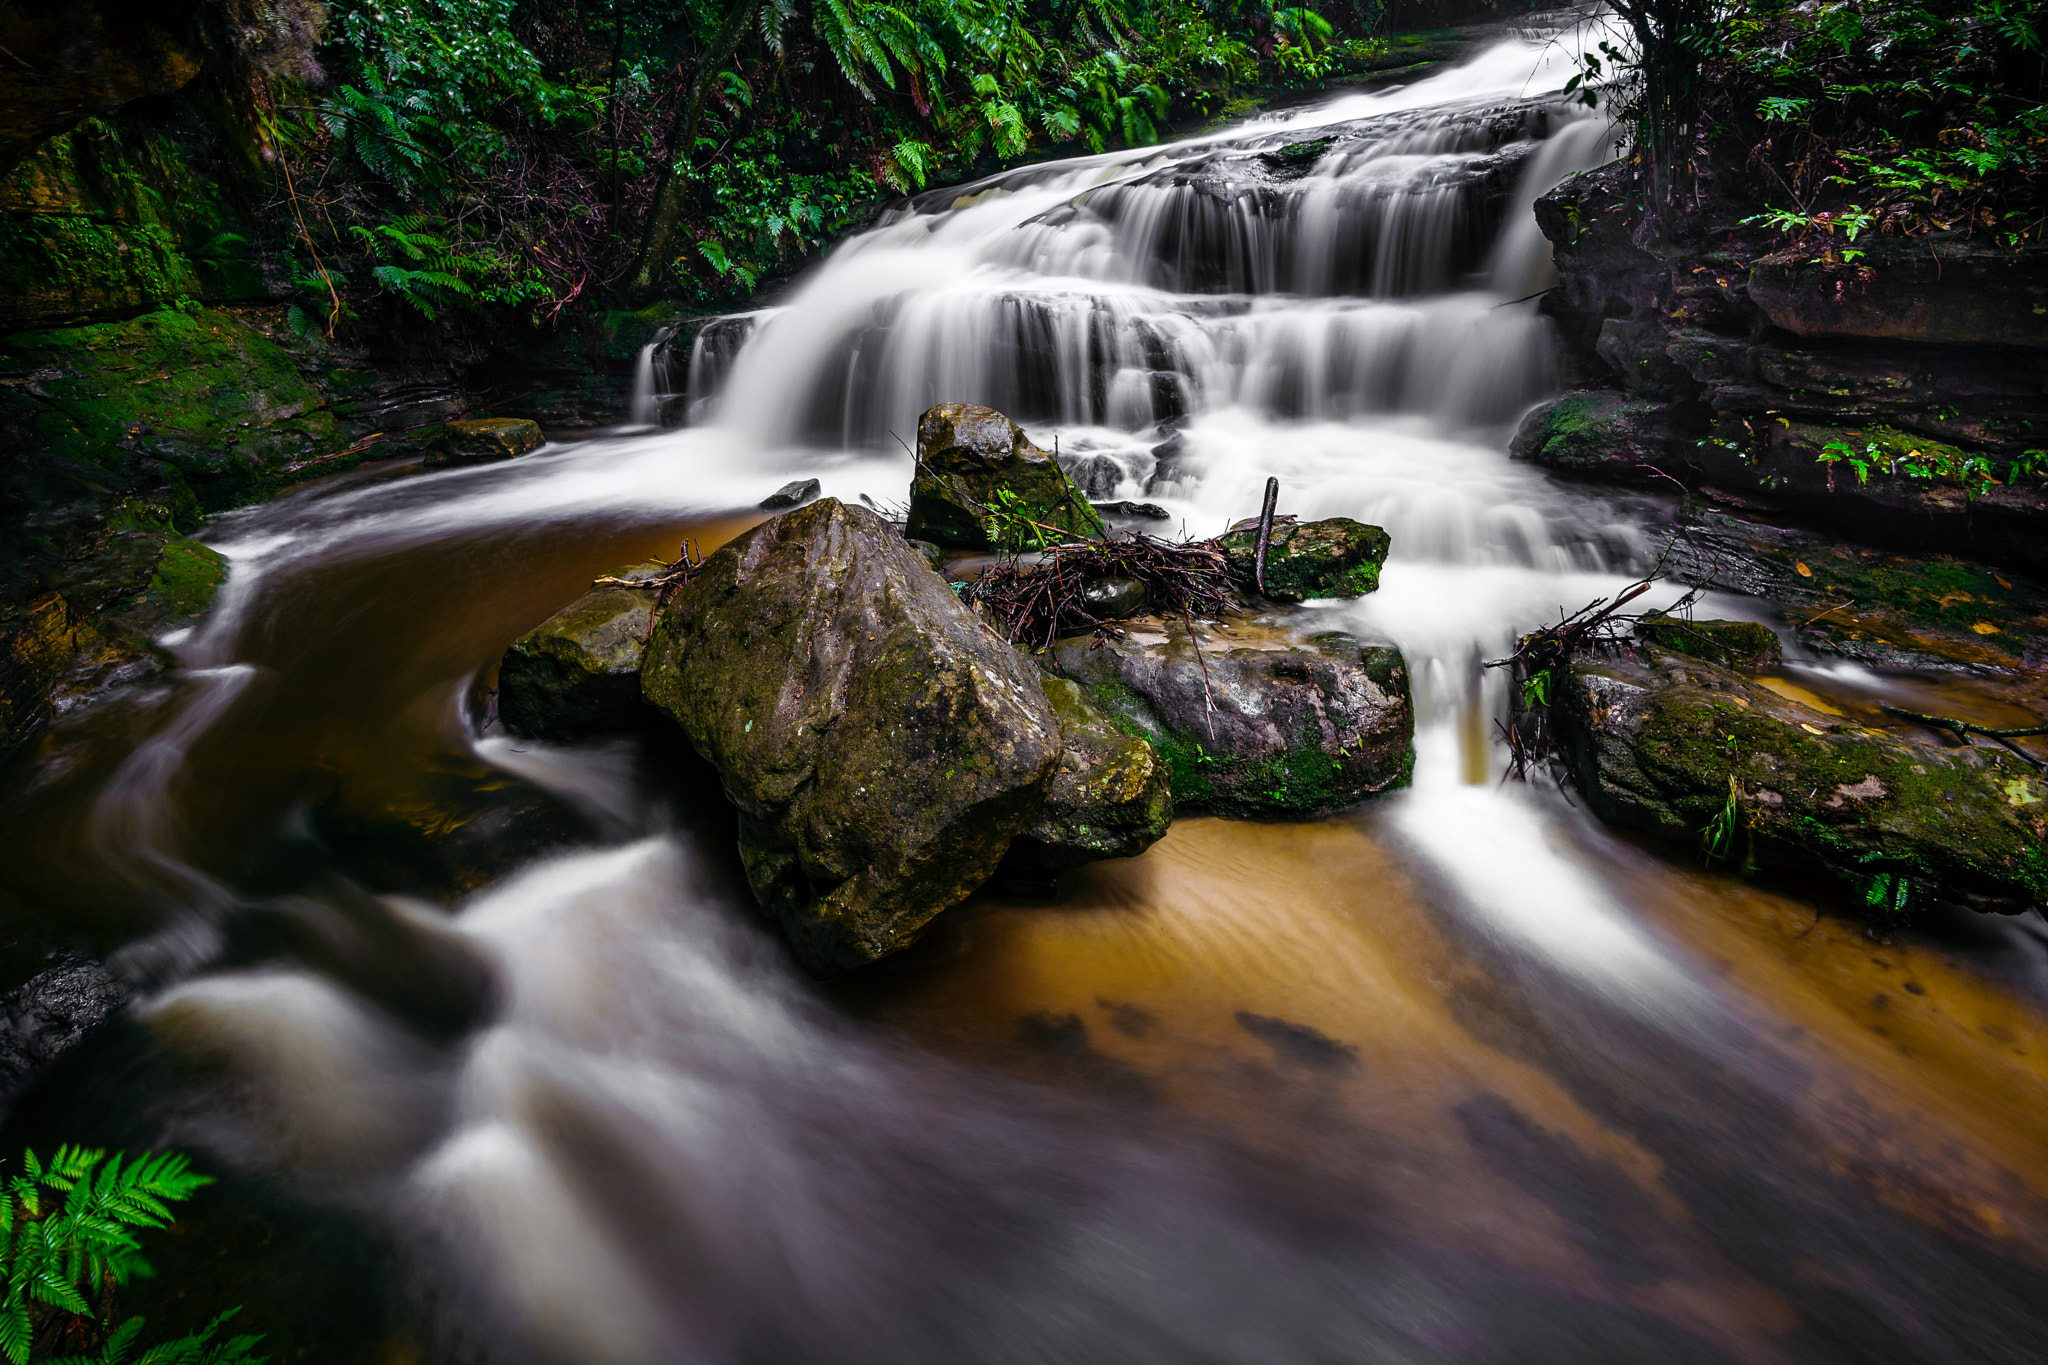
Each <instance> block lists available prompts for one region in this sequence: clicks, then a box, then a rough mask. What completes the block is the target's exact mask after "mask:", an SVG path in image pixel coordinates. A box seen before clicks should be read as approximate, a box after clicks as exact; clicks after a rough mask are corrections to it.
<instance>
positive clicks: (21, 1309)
mask: <svg viewBox="0 0 2048 1365" xmlns="http://www.w3.org/2000/svg"><path fill="white" fill-rule="evenodd" d="M21 1164H22V1171H21V1173H20V1174H18V1175H15V1176H12V1177H11V1178H10V1179H9V1180H8V1182H7V1190H6V1193H5V1196H4V1197H0V1273H4V1274H5V1276H6V1288H5V1291H4V1295H0V1354H4V1355H5V1356H6V1357H7V1359H8V1361H9V1362H11V1365H28V1362H30V1361H47V1362H50V1365H262V1362H263V1360H264V1359H265V1357H262V1356H258V1355H255V1354H253V1351H254V1349H255V1346H256V1343H257V1342H258V1341H259V1340H261V1338H259V1337H254V1336H228V1337H224V1336H222V1335H221V1332H222V1328H223V1327H224V1326H225V1325H226V1324H227V1322H228V1320H229V1319H230V1318H232V1317H233V1316H234V1315H235V1314H236V1313H237V1312H239V1311H241V1310H239V1309H229V1310H228V1311H227V1312H225V1313H222V1314H221V1315H220V1316H219V1317H217V1318H215V1319H214V1320H213V1321H212V1322H211V1323H209V1324H207V1326H206V1327H204V1328H203V1329H201V1330H200V1331H198V1332H194V1333H191V1334H189V1335H187V1336H182V1337H179V1338H177V1339H176V1340H173V1341H166V1342H161V1343H159V1344H157V1345H154V1346H148V1347H144V1346H143V1345H142V1329H143V1326H144V1323H143V1320H142V1319H141V1318H128V1319H126V1320H124V1321H119V1322H117V1321H116V1320H115V1314H114V1291H115V1290H117V1289H119V1288H121V1287H122V1286H124V1285H126V1284H128V1283H129V1281H131V1280H134V1279H146V1278H149V1277H151V1276H153V1275H154V1274H155V1273H156V1272H155V1271H154V1270H153V1269H152V1268H151V1266H150V1264H149V1262H148V1260H146V1259H145V1258H144V1257H143V1254H142V1244H141V1243H140V1242H139V1241H137V1240H136V1237H135V1233H136V1232H137V1231H138V1230H143V1229H156V1228H164V1227H168V1226H169V1225H170V1223H171V1220H172V1214H171V1208H170V1206H171V1205H172V1204H176V1203H181V1202H183V1201H184V1200H187V1199H190V1198H191V1197H192V1195H193V1194H194V1193H195V1192H197V1191H198V1190H199V1189H200V1188H201V1187H202V1186H205V1185H210V1184H212V1183H213V1181H212V1177H210V1176H204V1175H200V1174H198V1173H197V1172H195V1171H194V1170H192V1167H191V1163H190V1162H189V1161H188V1160H187V1159H186V1158H185V1157H183V1156H180V1155H178V1154H176V1153H165V1154H163V1155H160V1156H152V1155H149V1154H147V1153H145V1154H144V1155H142V1156H140V1157H137V1158H136V1159H135V1160H134V1161H128V1160H127V1159H126V1157H125V1156H124V1155H123V1154H119V1153H117V1154H116V1155H114V1156H113V1157H112V1158H109V1157H108V1156H107V1154H106V1153H105V1152H103V1151H94V1150H91V1149H88V1148H84V1147H70V1146H66V1147H60V1148H58V1149H57V1153H56V1155H55V1156H54V1157H53V1158H52V1159H51V1160H50V1162H49V1163H48V1164H47V1165H46V1164H44V1163H43V1162H42V1161H41V1160H39V1159H38V1158H37V1157H36V1154H35V1153H34V1152H28V1153H25V1154H24V1155H23V1157H22V1163H21Z"/></svg>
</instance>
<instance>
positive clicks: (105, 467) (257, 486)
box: [0, 308, 348, 526]
mask: <svg viewBox="0 0 2048 1365" xmlns="http://www.w3.org/2000/svg"><path fill="white" fill-rule="evenodd" d="M0 367H4V368H6V369H9V370H15V371H20V372H26V373H32V374H35V375H36V376H37V378H36V381H35V383H34V384H33V385H32V386H22V387H20V388H16V389H10V390H9V391H8V392H7V393H6V394H4V395H0V420H4V421H5V422H6V424H7V425H8V426H10V427H12V428H15V429H16V430H18V431H20V432H21V434H22V435H24V436H26V437H27V438H28V439H29V440H30V441H31V442H32V443H33V444H34V445H36V446H38V447H40V448H41V449H42V450H43V451H47V452H48V457H49V458H47V459H44V460H41V461H40V462H39V463H37V464H36V465H35V466H34V470H33V474H32V477H34V478H36V479H37V480H38V481H39V487H38V488H37V489H36V490H35V496H36V497H37V499H38V501H40V502H42V503H45V504H46V505H50V506H60V505H63V504H65V503H67V502H69V501H71V500H72V499H75V498H81V497H83V498H86V499H89V500H91V501H93V502H96V503H98V504H99V505H101V506H105V505H106V504H107V503H109V502H112V501H113V500H114V498H115V497H119V496H122V495H124V494H126V493H128V492H131V491H140V492H142V493H143V494H144V495H145V496H147V497H149V498H151V499H153V500H157V501H161V502H163V503H164V504H165V505H166V506H167V508H168V510H169V512H170V514H171V516H172V518H173V519H174V520H175V521H176V522H177V523H178V524H179V525H180V526H190V525H192V524H194V523H195V522H197V521H198V520H199V519H200V518H201V517H202V516H203V515H205V514H206V513H207V512H211V511H218V510H221V509H223V508H226V507H230V506H233V505H235V504H237V503H240V502H246V501H248V500H249V499H251V498H253V497H256V496H258V495H260V494H262V493H264V492H267V491H270V490H271V489H274V488H275V487H276V486H278V479H277V475H278V473H280V472H281V471H282V470H283V468H284V467H285V466H288V465H291V464H293V463H297V462H303V461H305V460H309V459H312V458H315V457H317V456H320V455H323V454H328V453H331V452H333V451H336V450H340V449H343V448H345V446H346V445H347V442H348V435H347V433H346V432H344V431H343V430H342V429H341V428H340V425H339V424H338V423H337V421H336V419H335V417H334V414H333V413H331V412H329V411H327V410H325V409H324V407H323V406H322V405H323V403H324V402H325V399H324V398H323V397H322V395H321V394H320V392H319V390H317V389H315V388H314V387H313V386H312V385H311V384H310V383H308V382H307V381H306V379H305V377H304V376H303V375H301V374H300V372H299V367H298V360H297V357H296V356H295V355H294V353H293V352H292V351H290V350H288V349H287V348H286V347H284V346H282V345H280V344H278V343H277V342H276V341H273V340H272V339H271V338H270V337H268V336H266V335H264V334H263V333H262V332H260V331H258V330H256V329H255V328H253V327H251V326H249V325H248V324H247V323H245V322H243V321H242V320H241V319H239V318H237V317H235V316H234V315H232V314H229V313H224V312H220V311H217V310H213V309H204V308H197V309H181V308H164V309H160V310H158V311H157V312H154V313H149V314H146V315H144V316H142V317H139V318H134V319H131V320H129V321H126V322H109V323H97V324H93V325H90V326H83V327H63V328H54V329H50V330H47V331H37V332H18V333H15V334H13V335H11V336H8V337H5V338H0ZM109 490H112V496H109Z"/></svg>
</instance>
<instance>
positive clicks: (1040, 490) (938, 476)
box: [907, 403, 1103, 550]
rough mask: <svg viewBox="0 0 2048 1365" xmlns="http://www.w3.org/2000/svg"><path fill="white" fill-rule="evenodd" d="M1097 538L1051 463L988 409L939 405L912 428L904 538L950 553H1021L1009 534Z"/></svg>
mask: <svg viewBox="0 0 2048 1365" xmlns="http://www.w3.org/2000/svg"><path fill="white" fill-rule="evenodd" d="M1025 519H1028V520H1029V521H1033V522H1038V523H1040V524H1041V525H1042V526H1045V527H1050V528H1052V530H1053V532H1055V533H1057V535H1064V536H1076V537H1079V536H1099V535H1101V534H1102V533H1103V526H1102V518H1101V517H1099V516H1097V515H1096V513H1095V509H1094V508H1093V507H1091V506H1089V504H1088V500H1087V499H1086V498H1084V497H1083V496H1081V494H1080V492H1079V491H1078V490H1077V489H1076V488H1075V487H1074V485H1073V483H1072V482H1071V481H1070V480H1069V479H1068V478H1067V476H1066V474H1065V473H1064V472H1063V471H1062V470H1061V469H1060V467H1059V463H1058V461H1056V460H1054V459H1053V457H1052V456H1051V455H1049V454H1047V453H1046V452H1045V451H1043V450H1040V449H1039V448H1038V447H1037V446H1035V445H1033V444H1032V443H1031V440H1030V438H1029V437H1027V436H1026V435H1025V434H1024V429H1023V428H1022V427H1020V426H1018V425H1017V424H1016V423H1015V422H1012V421H1011V420H1010V419H1009V418H1007V417H1005V416H1003V414H1001V413H1000V412H997V411H996V410H995V409H994V408H984V407H978V406H976V405H974V404H972V403H942V404H940V405H939V406H938V407H935V408H933V409H931V410H930V411H928V412H926V413H925V415H924V417H923V418H922V419H921V420H920V421H919V422H918V424H917V476H916V478H915V480H914V481H913V482H912V483H911V486H910V519H909V526H908V530H907V534H909V535H910V536H911V537H912V538H913V539H917V540H928V541H930V542H932V543H933V544H935V545H942V546H945V547H947V548H950V549H962V550H988V549H997V548H1023V545H1024V544H1025V543H1026V542H1025V540H1021V539H1019V536H1018V535H1016V534H1012V532H1019V531H1028V532H1029V534H1030V535H1031V536H1034V537H1035V536H1041V535H1043V533H1042V532H1039V531H1036V530H1034V529H1032V528H1029V527H1024V526H1023V521H1024V520H1025Z"/></svg>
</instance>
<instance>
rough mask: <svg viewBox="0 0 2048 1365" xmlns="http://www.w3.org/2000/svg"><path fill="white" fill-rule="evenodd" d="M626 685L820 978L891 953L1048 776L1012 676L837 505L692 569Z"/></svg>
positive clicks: (1027, 690) (970, 884)
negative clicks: (669, 735)
mask: <svg viewBox="0 0 2048 1365" xmlns="http://www.w3.org/2000/svg"><path fill="white" fill-rule="evenodd" d="M641 686H642V689H643V691H644V693H645V695H646V697H647V699H648V701H650V702H652V703H653V704H654V705H656V706H658V707H660V708H661V709H662V710H663V711H665V712H667V713H668V714H669V715H670V716H672V717H673V718H674V719H675V720H676V721H677V722H678V723H679V724H680V725H681V726H682V727H683V730H684V732H685V733H686V734H688V735H689V737H690V742H691V744H693V745H694V746H695V747H696V749H697V751H698V752H699V753H700V754H702V755H703V756H704V757H705V758H706V759H708V760H709V761H710V762H711V764H712V766H714V767H715V768H717V769H718V772H719V776H720V778H721V779H722V780H723V782H724V785H725V791H726V794H727V796H728V797H730V798H731V800H732V802H733V804H734V805H735V806H737V807H738V808H739V812H740V856H741V859H742V861H743V862H744V863H745V865H746V872H747V880H748V883H749V884H750V886H751V887H752V888H753V892H754V896H755V898H756V899H757V900H758V901H759V902H760V904H761V906H762V908H763V909H764V910H765V911H766V913H767V914H768V916H769V917H770V918H771V919H772V920H774V921H775V923H776V924H777V925H779V926H780V927H781V929H782V931H783V933H784V934H785V936H787V938H788V939H789V942H790V945H791V947H792V948H793V949H794V950H795V952H796V955H797V957H798V959H799V960H800V961H801V962H802V963H803V964H804V965H805V966H806V967H807V968H809V969H810V970H811V971H813V972H814V973H817V974H818V975H821V976H823V975H831V974H833V973H836V972H843V971H846V970H848V969H850V968H853V967H857V966H860V965H861V964H863V963H867V962H872V961H875V960H876V959H878V958H881V957H884V956H886V955H888V954H890V953H893V952H896V951H898V950H900V949H902V948H905V947H908V946H909V945H910V944H911V943H913V942H915V941H916V939H917V938H918V936H919V935H920V934H922V933H923V932H924V930H925V928H926V926H928V925H929V924H930V923H931V921H932V919H933V918H934V917H935V916H937V915H938V914H939V913H940V912H942V911H944V910H945V909H947V908H948V907H949V906H952V905H956V904H958V903H959V902H960V901H962V900H965V899H966V898H967V897H968V896H970V895H972V894H973V893H974V891H975V890H976V889H977V888H978V887H980V886H981V884H982V883H983V882H985V881H986V880H987V879H988V877H989V875H990V874H991V873H992V872H994V871H995V869H996V866H997V865H998V863H999V862H1000V861H1001V860H1002V857H1003V855H1004V854H1005V853H1006V852H1007V851H1008V850H1009V847H1010V841H1011V840H1012V839H1013V838H1015V837H1016V836H1017V835H1018V834H1021V833H1023V832H1024V831H1025V830H1026V829H1027V828H1029V827H1030V826H1031V824H1032V823H1033V822H1034V821H1035V820H1037V819H1038V817H1039V814H1040V811H1041V810H1042V809H1043V807H1044V805H1045V796H1046V788H1047V785H1048V784H1049V783H1050V782H1051V781H1052V778H1053V773H1054V771H1055V769H1056V768H1057V766H1058V763H1059V757H1060V749H1061V742H1060V727H1059V720H1058V718H1057V717H1056V716H1055V715H1054V713H1053V709H1052V705H1051V703H1049V702H1048V701H1047V700H1046V697H1045V693H1044V691H1043V690H1042V689H1041V688H1040V686H1039V684H1038V678H1037V674H1036V671H1035V670H1034V669H1033V668H1032V666H1031V665H1030V663H1029V662H1027V661H1026V660H1025V659H1024V658H1023V657H1021V656H1020V655H1019V654H1018V653H1017V652H1016V651H1015V650H1014V649H1012V648H1011V647H1010V646H1009V645H1008V644H1007V643H1006V642H1004V641H1003V640H1002V639H1000V638H999V637H998V636H997V635H996V634H995V633H994V632H993V631H991V630H990V629H989V628H988V627H987V626H986V625H984V624H983V623H982V621H981V620H980V618H979V617H977V616H976V615H975V614H974V613H973V612H972V611H971V610H969V609H968V608H967V607H966V606H964V605H962V603H961V601H960V599H959V598H958V597H957V596H956V595H955V594H954V592H953V590H952V589H951V588H950V587H948V586H947V585H946V582H945V580H944V579H942V578H940V577H939V576H938V575H937V574H936V573H934V572H932V570H931V568H930V566H929V565H928V564H926V563H925V560H924V557H923V556H922V555H920V554H919V553H918V552H917V551H916V550H914V549H912V548H911V546H910V542H909V541H907V540H905V539H904V538H903V536H902V535H900V534H899V533H898V532H897V531H896V529H895V528H894V527H892V526H890V525H889V523H888V522H885V521H883V520H882V519H881V518H880V517H878V516H876V515H875V514H874V513H873V512H869V511H867V510H865V509H863V508H859V507H849V506H847V505H846V504H844V503H842V502H840V501H839V500H838V499H837V498H823V499H820V500H819V501H817V502H814V503H811V504H810V505H809V506H806V507H801V508H798V509H796V510H795V511H792V512H787V513H784V514H783V515H782V516H779V517H775V518H772V519H771V520H769V521H767V522H764V523H762V524H761V525H760V526H758V527H756V528H754V529H753V530H752V531H749V532H747V533H746V534H745V535H743V536H741V537H739V538H738V539H737V540H735V541H733V542H732V543H731V544H729V545H727V546H726V547H725V548H723V549H721V550H719V551H718V552H717V553H716V554H714V555H712V556H711V557H710V558H709V559H708V560H707V561H705V564H704V567H703V568H702V569H701V570H700V571H699V572H698V573H697V574H696V575H694V576H693V577H692V578H691V579H690V581H689V583H687V584H686V585H684V586H683V587H682V588H681V589H680V590H678V591H677V593H676V594H675V596H674V597H672V598H671V599H670V601H669V605H668V606H667V607H666V608H665V609H664V610H663V612H662V613H661V617H660V620H659V621H658V622H657V623H656V625H655V630H654V637H653V639H652V640H651V641H650V642H649V644H648V647H647V654H646V657H645V660H644V663H643V665H642V668H641Z"/></svg>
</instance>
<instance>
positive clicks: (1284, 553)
mask: <svg viewBox="0 0 2048 1365" xmlns="http://www.w3.org/2000/svg"><path fill="white" fill-rule="evenodd" d="M1258 542H1259V533H1258V528H1257V525H1256V524H1255V523H1254V524H1252V525H1251V527H1250V529H1245V523H1239V526H1238V527H1237V528H1233V529H1232V530H1231V531H1230V532H1229V533H1228V534H1227V535H1225V536H1224V537H1223V540H1222V545H1223V554H1224V557H1225V558H1226V559H1227V560H1228V561H1229V563H1230V572H1231V575H1232V576H1233V577H1235V578H1236V579H1237V580H1238V581H1239V582H1240V583H1242V584H1245V585H1247V586H1249V585H1250V584H1251V583H1252V581H1253V574H1254V571H1255V569H1256V567H1257V564H1256V561H1257V557H1258ZM1391 543H1392V542H1391V541H1389V539H1388V537H1387V533H1386V532H1385V531H1383V530H1381V529H1380V528H1379V527H1377V526H1368V525H1366V524H1365V523H1364V522H1362V521H1353V520H1352V519H1351V518H1349V517H1331V518H1329V519H1327V520H1324V521H1309V522H1294V521H1287V522H1277V521H1276V522H1275V523H1274V526H1273V540H1272V543H1271V544H1270V545H1269V546H1267V549H1266V596H1268V597H1270V598H1272V599H1273V600H1274V601H1276V602H1306V601H1308V600H1309V599H1310V598H1315V597H1363V596H1365V594H1367V593H1369V592H1375V591H1377V590H1378V589H1379V586H1380V565H1382V564H1384V563H1386V562H1387V549H1388V547H1389V545H1390V544H1391Z"/></svg>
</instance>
